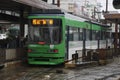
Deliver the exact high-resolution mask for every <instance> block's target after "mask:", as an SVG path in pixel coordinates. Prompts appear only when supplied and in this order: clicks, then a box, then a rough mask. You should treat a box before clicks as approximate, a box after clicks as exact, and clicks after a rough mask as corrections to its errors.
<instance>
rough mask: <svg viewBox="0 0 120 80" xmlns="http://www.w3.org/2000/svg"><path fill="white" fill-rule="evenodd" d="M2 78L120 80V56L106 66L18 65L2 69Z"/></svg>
mask: <svg viewBox="0 0 120 80" xmlns="http://www.w3.org/2000/svg"><path fill="white" fill-rule="evenodd" d="M0 80H120V58H115V59H114V60H113V62H112V63H109V64H107V65H104V66H92V67H91V66H89V67H86V66H85V67H77V68H74V69H66V68H64V67H63V66H32V67H29V66H19V67H18V66H17V67H12V68H4V69H2V70H0Z"/></svg>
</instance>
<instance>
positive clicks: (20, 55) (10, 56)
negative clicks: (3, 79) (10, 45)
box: [0, 48, 27, 64]
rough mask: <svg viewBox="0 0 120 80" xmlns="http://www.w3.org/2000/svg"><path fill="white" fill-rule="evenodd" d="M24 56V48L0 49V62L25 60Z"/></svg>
mask: <svg viewBox="0 0 120 80" xmlns="http://www.w3.org/2000/svg"><path fill="white" fill-rule="evenodd" d="M26 56H27V55H26V50H25V49H24V48H16V49H0V64H4V63H7V62H11V61H17V60H26Z"/></svg>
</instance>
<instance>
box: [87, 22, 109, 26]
mask: <svg viewBox="0 0 120 80" xmlns="http://www.w3.org/2000/svg"><path fill="white" fill-rule="evenodd" d="M86 22H89V23H92V24H96V25H99V26H102V27H110V26H109V25H106V24H102V23H99V22H95V21H86Z"/></svg>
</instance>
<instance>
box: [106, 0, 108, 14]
mask: <svg viewBox="0 0 120 80" xmlns="http://www.w3.org/2000/svg"><path fill="white" fill-rule="evenodd" d="M107 12H108V0H106V13H107Z"/></svg>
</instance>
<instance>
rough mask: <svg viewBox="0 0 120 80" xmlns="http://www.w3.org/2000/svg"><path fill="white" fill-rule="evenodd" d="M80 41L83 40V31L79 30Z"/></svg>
mask: <svg viewBox="0 0 120 80" xmlns="http://www.w3.org/2000/svg"><path fill="white" fill-rule="evenodd" d="M79 40H80V41H82V40H83V29H80V28H79Z"/></svg>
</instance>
